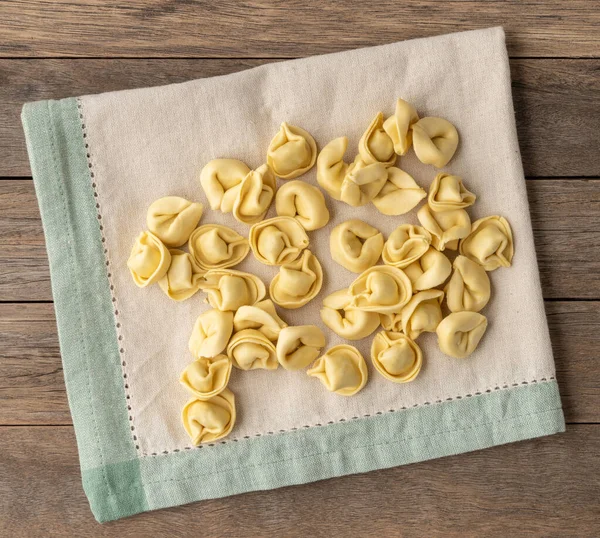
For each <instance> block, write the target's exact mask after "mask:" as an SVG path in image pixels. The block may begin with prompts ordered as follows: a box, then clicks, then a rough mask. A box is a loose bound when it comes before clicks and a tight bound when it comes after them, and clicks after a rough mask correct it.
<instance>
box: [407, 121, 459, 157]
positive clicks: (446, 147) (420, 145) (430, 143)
mask: <svg viewBox="0 0 600 538" xmlns="http://www.w3.org/2000/svg"><path fill="white" fill-rule="evenodd" d="M412 133H413V147H414V148H415V154H416V155H417V158H418V159H419V160H420V161H421V162H422V163H424V164H432V165H433V166H435V167H436V168H442V167H444V166H446V165H447V164H448V163H449V162H450V159H452V157H453V156H454V153H455V152H456V148H457V147H458V131H457V130H456V127H454V125H452V124H451V123H450V122H449V121H448V120H445V119H443V118H421V119H420V120H419V121H418V122H416V123H415V124H414V125H413V126H412Z"/></svg>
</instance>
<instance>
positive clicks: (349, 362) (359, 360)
mask: <svg viewBox="0 0 600 538" xmlns="http://www.w3.org/2000/svg"><path fill="white" fill-rule="evenodd" d="M306 373H307V374H308V375H309V376H311V377H316V378H317V379H318V380H319V381H321V383H323V385H324V386H325V388H326V389H327V390H329V391H331V392H335V393H336V394H340V395H341V396H352V395H354V394H356V393H357V392H359V391H360V390H361V389H362V388H363V387H364V386H365V385H366V383H367V379H368V378H369V372H368V370H367V363H366V362H365V359H364V358H363V356H362V355H361V354H360V352H359V351H358V349H356V348H355V347H353V346H349V345H346V344H341V345H339V346H334V347H332V348H330V349H329V350H327V353H325V354H324V355H322V356H321V357H319V358H318V359H317V360H316V361H315V363H314V364H313V366H312V368H310V369H309V370H308V371H307V372H306Z"/></svg>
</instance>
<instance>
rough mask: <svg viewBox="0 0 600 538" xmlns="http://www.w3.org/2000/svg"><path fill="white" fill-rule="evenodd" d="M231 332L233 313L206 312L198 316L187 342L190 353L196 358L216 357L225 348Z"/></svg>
mask: <svg viewBox="0 0 600 538" xmlns="http://www.w3.org/2000/svg"><path fill="white" fill-rule="evenodd" d="M232 332H233V312H222V311H221V310H216V309H214V310H207V311H206V312H203V313H202V314H200V316H198V319H197V320H196V323H195V324H194V328H193V329H192V335H191V336H190V341H189V350H190V353H191V354H192V355H193V356H194V357H195V358H196V359H198V358H200V357H216V356H217V355H218V354H219V353H221V351H223V350H224V349H225V347H226V346H227V342H228V341H229V337H230V336H231V333H232Z"/></svg>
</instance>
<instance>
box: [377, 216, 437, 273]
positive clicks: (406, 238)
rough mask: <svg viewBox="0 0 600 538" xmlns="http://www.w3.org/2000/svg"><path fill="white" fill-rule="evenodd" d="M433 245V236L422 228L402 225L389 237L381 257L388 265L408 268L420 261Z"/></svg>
mask: <svg viewBox="0 0 600 538" xmlns="http://www.w3.org/2000/svg"><path fill="white" fill-rule="evenodd" d="M430 244H431V234H430V233H429V232H428V231H427V230H426V229H425V228H421V226H413V225H412V224H401V225H400V226H398V227H397V228H396V229H395V230H394V231H393V232H392V233H391V234H390V236H389V237H388V240H387V241H386V242H385V245H384V246H383V252H382V254H381V257H382V258H383V261H384V263H386V264H387V265H393V266H394V267H400V268H403V267H406V266H407V265H410V264H411V263H413V262H415V261H416V260H418V259H419V258H420V257H421V256H423V254H425V252H427V250H428V249H429V245H430Z"/></svg>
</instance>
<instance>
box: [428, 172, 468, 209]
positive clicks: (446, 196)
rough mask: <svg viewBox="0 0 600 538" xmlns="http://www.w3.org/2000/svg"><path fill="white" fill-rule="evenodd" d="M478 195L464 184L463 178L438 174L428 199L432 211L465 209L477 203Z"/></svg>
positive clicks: (430, 188)
mask: <svg viewBox="0 0 600 538" xmlns="http://www.w3.org/2000/svg"><path fill="white" fill-rule="evenodd" d="M476 198H477V197H476V196H475V195H474V194H473V193H472V192H471V191H468V190H467V188H466V187H465V186H464V185H463V181H462V178H460V177H458V176H453V175H450V174H444V173H441V174H438V175H437V176H435V179H434V180H433V182H432V183H431V186H430V187H429V197H428V198H427V201H428V203H429V207H430V208H431V211H436V212H437V211H451V210H453V209H465V208H466V207H469V206H471V205H473V204H474V203H475V200H476Z"/></svg>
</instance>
